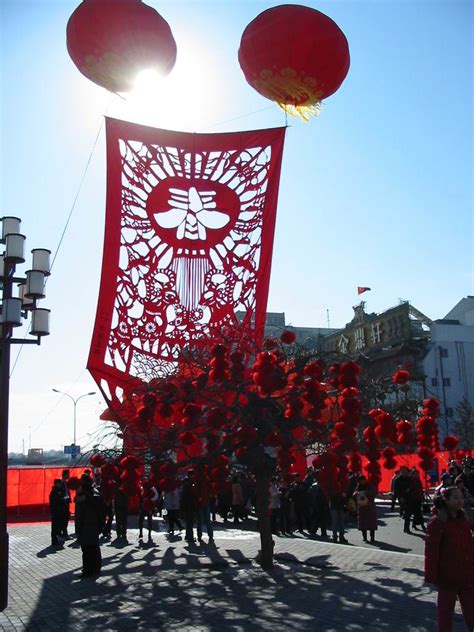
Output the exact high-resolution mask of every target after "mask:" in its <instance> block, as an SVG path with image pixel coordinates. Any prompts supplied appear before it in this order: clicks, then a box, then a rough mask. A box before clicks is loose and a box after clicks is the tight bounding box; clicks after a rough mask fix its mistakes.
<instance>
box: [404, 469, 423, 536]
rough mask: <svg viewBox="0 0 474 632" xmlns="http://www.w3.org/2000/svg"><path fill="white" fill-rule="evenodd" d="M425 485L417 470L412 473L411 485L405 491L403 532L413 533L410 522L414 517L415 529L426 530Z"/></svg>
mask: <svg viewBox="0 0 474 632" xmlns="http://www.w3.org/2000/svg"><path fill="white" fill-rule="evenodd" d="M423 498H424V494H423V484H422V482H421V479H420V473H419V472H418V470H417V469H416V468H414V469H413V470H412V471H411V472H410V485H409V487H408V488H407V489H406V491H405V515H404V526H403V531H404V532H405V533H411V531H410V520H411V518H412V516H413V529H417V527H421V529H422V530H423V531H424V530H425V520H424V518H423Z"/></svg>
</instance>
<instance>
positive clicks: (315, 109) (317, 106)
mask: <svg viewBox="0 0 474 632" xmlns="http://www.w3.org/2000/svg"><path fill="white" fill-rule="evenodd" d="M278 105H279V107H281V109H282V110H283V111H284V112H286V113H287V114H289V115H290V116H297V117H299V118H300V119H302V120H303V121H305V122H306V123H307V122H308V121H309V120H310V119H311V117H312V116H318V115H319V113H320V112H321V109H322V103H321V101H316V103H312V104H311V105H292V104H291V103H278Z"/></svg>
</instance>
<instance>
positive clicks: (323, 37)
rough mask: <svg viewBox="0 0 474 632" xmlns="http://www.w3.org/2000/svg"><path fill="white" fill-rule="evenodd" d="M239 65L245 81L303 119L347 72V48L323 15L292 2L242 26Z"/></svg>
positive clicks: (336, 85) (334, 88)
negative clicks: (243, 27)
mask: <svg viewBox="0 0 474 632" xmlns="http://www.w3.org/2000/svg"><path fill="white" fill-rule="evenodd" d="M239 64H240V67H241V68H242V71H243V73H244V75H245V78H246V79H247V81H248V83H249V84H250V85H251V86H252V88H254V89H255V90H256V91H257V92H259V93H260V94H261V95H263V96H264V97H266V98H267V99H271V100H272V101H276V103H278V105H279V106H280V107H282V108H283V109H284V110H286V111H287V112H290V113H292V114H296V115H298V116H300V117H301V118H303V119H304V120H308V117H309V115H310V114H316V113H317V111H318V110H319V107H320V102H321V101H322V99H325V98H326V97H329V96H330V95H331V94H333V93H334V92H336V90H337V89H338V88H339V86H340V85H341V83H342V82H343V81H344V78H345V77H346V75H347V72H348V70H349V64H350V58H349V46H348V43H347V39H346V37H345V35H344V33H343V32H342V31H341V29H340V28H339V27H338V26H337V24H336V23H335V22H333V20H331V18H329V17H328V16H327V15H325V14H324V13H321V12H320V11H317V10H316V9H311V8H310V7H304V6H301V5H297V4H284V5H280V6H277V7H272V8H271V9H267V10H266V11H263V12H262V13H260V15H258V16H257V17H256V18H255V19H254V20H252V22H250V24H248V25H247V27H246V28H245V30H244V32H243V34H242V39H241V42H240V48H239Z"/></svg>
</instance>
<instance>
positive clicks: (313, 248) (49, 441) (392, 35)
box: [0, 0, 474, 451]
mask: <svg viewBox="0 0 474 632" xmlns="http://www.w3.org/2000/svg"><path fill="white" fill-rule="evenodd" d="M77 4H78V2H76V1H69V0H29V1H27V0H2V2H1V3H0V7H1V34H0V35H1V38H0V39H1V49H0V50H1V60H0V61H1V102H0V105H1V171H0V174H1V181H0V185H1V208H0V215H16V216H19V217H21V218H22V219H23V224H22V229H23V231H24V232H25V234H26V235H27V238H28V240H27V246H28V249H31V248H34V247H47V248H50V249H51V250H53V251H55V250H56V248H57V245H58V243H59V239H60V236H61V233H62V231H63V228H64V226H65V222H66V219H67V216H68V214H69V211H70V209H71V207H72V204H73V200H74V197H75V195H76V192H77V190H78V186H79V182H80V180H81V177H82V174H83V172H84V169H85V166H86V163H87V160H88V158H89V155H90V153H91V149H92V146H93V143H94V139H95V137H96V135H97V132H98V130H99V126H100V123H101V118H102V115H103V114H104V113H105V112H106V110H107V112H108V113H109V114H110V115H113V116H116V117H118V118H126V119H129V120H133V121H135V122H143V123H147V124H155V125H156V126H157V127H167V128H172V129H182V130H186V131H216V132H219V131H236V130H244V129H252V128H255V129H257V128H262V127H274V126H278V125H283V124H284V122H285V120H284V116H283V115H282V113H281V112H280V110H279V109H278V108H277V107H276V106H273V107H272V104H271V102H270V101H267V100H265V99H264V98H263V97H260V96H259V95H258V94H256V93H255V92H254V91H253V90H252V89H251V88H250V86H248V84H247V83H246V82H245V79H244V78H243V75H242V73H241V71H240V68H239V66H238V63H237V49H238V45H239V41H240V36H241V33H242V31H243V29H244V28H245V26H246V25H247V24H248V22H249V21H250V20H252V19H253V18H254V17H255V16H256V15H257V14H258V13H260V12H261V11H263V10H264V9H266V8H268V7H270V6H274V5H275V4H276V3H272V2H266V1H261V2H257V1H243V0H222V1H214V2H199V1H195V2H186V1H180V0H174V1H173V2H169V1H164V2H158V1H156V0H149V2H148V4H150V5H152V6H153V7H154V8H156V9H157V10H158V11H159V12H160V13H161V14H162V15H163V17H165V19H167V20H168V22H169V24H170V26H171V28H172V30H173V33H174V36H175V39H176V41H177V46H178V62H177V64H176V67H175V69H174V71H173V73H172V75H170V78H169V82H168V83H166V82H165V83H164V84H163V90H162V94H161V95H160V96H159V99H158V101H155V102H154V103H152V105H153V108H151V109H150V108H148V112H147V111H146V108H145V107H144V105H143V104H142V106H143V107H142V108H141V110H140V107H141V106H139V105H136V106H133V105H132V102H130V101H129V102H121V101H120V100H119V99H117V98H116V97H114V98H112V99H111V98H110V97H109V95H108V94H107V93H106V92H105V91H103V90H101V89H100V88H99V87H97V86H95V85H94V84H92V83H90V82H89V81H88V80H87V79H85V78H84V77H83V76H82V75H81V74H80V73H79V72H78V71H77V70H76V68H75V66H74V65H73V63H72V62H71V61H70V59H69V57H68V54H67V51H66V46H65V29H66V23H67V20H68V17H69V15H70V14H71V13H72V11H73V10H74V8H75V7H76V5H77ZM306 4H308V5H309V6H312V7H314V8H317V9H319V10H321V11H323V12H324V13H327V14H328V15H329V16H330V17H332V18H333V19H334V20H335V21H336V22H337V23H338V24H339V26H340V27H341V28H342V30H343V31H344V32H345V34H346V36H347V38H348V41H349V45H350V50H351V69H350V71H349V75H348V77H347V79H346V81H345V82H344V84H343V86H342V87H341V89H340V90H339V91H338V92H337V93H336V94H335V95H334V96H333V97H331V98H329V99H328V100H327V101H326V102H325V104H324V108H323V112H322V114H321V115H320V117H319V118H318V119H313V120H312V121H311V122H310V123H307V124H305V123H303V122H300V121H299V120H296V119H291V120H289V123H290V125H291V126H290V127H289V129H288V131H287V140H286V147H285V155H284V161H283V171H282V177H281V187H280V200H279V209H278V217H277V229H276V235H275V247H274V256H273V268H272V280H271V287H270V296H269V304H268V309H269V310H272V311H284V312H285V313H286V317H287V322H289V323H292V324H294V325H308V326H311V325H313V326H325V325H326V322H327V321H326V310H329V314H330V323H331V326H332V327H337V326H344V324H345V323H346V322H348V321H349V320H350V319H351V318H352V305H355V304H356V302H357V295H356V287H357V286H358V285H364V286H369V287H371V288H372V291H371V292H370V293H367V294H365V295H364V298H366V300H367V309H369V310H370V311H376V312H379V311H383V310H384V309H387V308H389V307H391V306H393V305H396V304H397V303H398V300H399V299H400V298H402V299H404V300H409V301H410V302H411V303H412V304H413V305H415V306H416V307H417V308H418V309H420V310H421V311H423V312H424V313H426V314H427V315H428V316H430V317H431V318H433V319H436V318H442V317H443V316H444V315H445V314H446V313H447V312H448V311H449V310H450V309H451V308H452V307H453V306H454V305H455V304H456V303H457V301H458V300H459V299H460V298H462V297H463V296H465V295H467V294H473V293H474V290H473V190H472V172H473V169H472V168H473V157H472V152H473V122H472V105H473V103H472V95H473V67H472V66H473V26H472V25H473V20H472V18H473V15H472V3H471V2H468V1H461V0H445V1H442V2H439V1H436V0H432V1H428V0H427V1H420V0H403V1H398V2H390V1H387V0H379V1H374V0H373V1H371V2H366V1H363V0H360V1H359V0H334V1H332V2H318V3H316V2H307V3H306ZM259 110H263V111H260V112H258V111H259ZM255 112H257V113H255ZM252 113H254V114H252ZM247 115H248V116H247ZM103 141H104V136H103V131H102V133H101V134H100V136H99V140H98V143H97V146H96V148H95V150H94V152H93V154H92V159H91V162H90V166H89V169H88V171H87V173H86V177H85V180H84V183H83V186H82V188H81V191H80V194H79V197H78V200H77V204H76V206H75V209H74V212H73V215H72V218H71V222H70V224H69V227H68V230H67V232H66V235H65V238H64V241H63V243H62V246H61V248H60V250H59V252H58V255H57V259H56V263H55V266H54V270H53V275H52V276H51V278H50V280H49V282H48V286H47V291H48V297H47V299H46V300H45V301H44V302H43V304H44V306H45V307H50V308H51V309H52V335H51V336H50V337H49V338H47V339H45V340H44V342H43V344H42V345H41V347H39V348H37V347H34V346H28V347H27V346H25V347H24V348H23V349H22V351H21V354H20V356H19V358H18V361H17V363H16V366H15V369H14V372H13V376H12V380H11V415H10V450H13V451H20V450H21V448H22V440H23V439H24V440H25V446H26V447H28V446H29V444H30V441H29V436H30V430H31V446H32V447H45V448H57V449H61V448H62V446H63V445H64V444H65V443H66V444H67V443H71V441H72V403H71V401H70V400H67V399H66V398H64V399H61V397H60V396H58V395H56V394H54V393H52V391H51V389H52V388H58V389H60V390H66V391H69V392H70V393H71V395H73V396H78V395H81V394H82V393H85V392H88V391H90V390H95V385H94V383H93V381H92V380H91V378H90V377H89V376H88V373H87V372H86V371H85V370H84V368H85V365H86V361H87V356H88V350H89V344H90V337H91V331H92V327H93V322H94V316H95V308H96V301H97V292H98V284H99V274H100V265H101V254H102V238H103V229H104V212H105V206H104V203H105V199H104V197H105V154H104V142H103ZM23 269H24V270H26V269H27V266H26V265H25V267H24V268H23ZM17 353H18V348H14V349H13V354H12V360H13V362H15V359H16V356H17ZM102 409H103V404H102V403H101V398H100V397H99V395H97V396H94V397H89V398H85V399H84V400H82V401H81V402H80V403H79V405H78V409H77V410H78V438H79V439H80V441H79V443H81V444H82V445H83V446H86V445H87V444H90V442H91V437H90V436H89V435H88V433H90V432H91V431H92V430H93V429H94V428H96V427H97V426H98V424H99V422H98V414H99V413H100V411H101V410H102Z"/></svg>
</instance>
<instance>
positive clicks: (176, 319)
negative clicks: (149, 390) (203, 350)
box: [88, 119, 284, 406]
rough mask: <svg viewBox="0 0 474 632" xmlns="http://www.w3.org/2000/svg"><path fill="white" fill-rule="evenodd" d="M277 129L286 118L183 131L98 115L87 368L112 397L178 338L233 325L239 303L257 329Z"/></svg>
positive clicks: (160, 369)
mask: <svg viewBox="0 0 474 632" xmlns="http://www.w3.org/2000/svg"><path fill="white" fill-rule="evenodd" d="M283 141H284V128H277V129H269V130H261V131H252V132H242V133H231V134H186V133H181V132H170V131H165V130H157V129H153V128H150V127H144V126H140V125H134V124H131V123H125V122H123V121H118V120H113V119H108V120H107V161H108V167H107V216H106V230H105V243H104V254H103V264H102V278H101V285H100V294H99V303H98V308H97V315H96V323H95V328H94V333H93V338H92V344H91V350H90V355H89V361H88V368H89V370H90V372H91V373H92V375H93V377H94V379H95V380H96V381H97V383H98V385H99V386H100V388H101V390H102V391H103V393H104V396H105V397H106V398H107V400H108V401H109V403H110V404H112V406H113V404H114V403H115V404H116V405H117V404H118V401H119V400H120V398H121V391H120V389H124V388H126V386H127V385H131V384H134V383H137V382H138V381H141V380H146V381H148V380H150V379H151V378H153V377H162V376H166V375H168V374H169V373H170V372H171V371H174V369H175V367H176V362H177V361H178V358H179V355H180V353H181V351H182V350H183V348H184V347H185V346H187V345H189V344H190V343H196V342H197V341H198V340H199V339H200V338H202V337H206V336H207V337H211V338H212V337H213V335H214V334H215V333H217V332H220V331H221V330H222V329H223V328H226V327H229V328H230V327H232V326H234V325H235V324H236V322H237V316H236V312H237V311H240V312H243V314H244V326H248V327H250V326H251V324H252V326H253V324H254V326H255V329H256V332H257V333H258V332H260V333H263V327H264V322H265V311H266V305H267V296H268V285H269V279H270V267H271V258H272V247H273V234H274V228H275V218H276V204H277V196H278V183H279V176H280V167H281V159H282V151H283ZM236 361H237V366H238V358H237V359H236ZM228 368H229V367H227V366H226V367H224V366H221V365H220V364H219V362H216V366H215V367H214V371H215V372H216V375H219V374H221V373H223V372H224V373H225V372H226V371H227V370H228Z"/></svg>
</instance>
